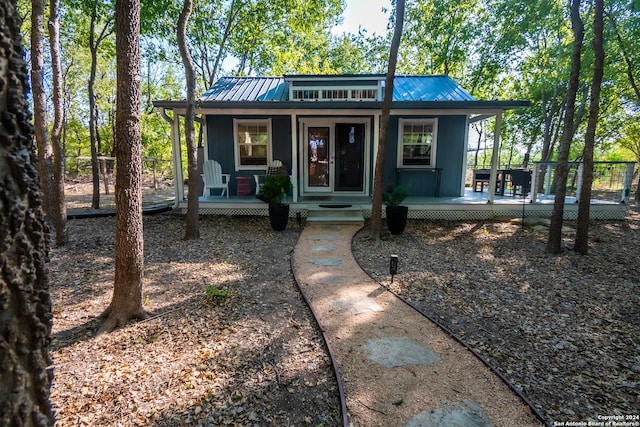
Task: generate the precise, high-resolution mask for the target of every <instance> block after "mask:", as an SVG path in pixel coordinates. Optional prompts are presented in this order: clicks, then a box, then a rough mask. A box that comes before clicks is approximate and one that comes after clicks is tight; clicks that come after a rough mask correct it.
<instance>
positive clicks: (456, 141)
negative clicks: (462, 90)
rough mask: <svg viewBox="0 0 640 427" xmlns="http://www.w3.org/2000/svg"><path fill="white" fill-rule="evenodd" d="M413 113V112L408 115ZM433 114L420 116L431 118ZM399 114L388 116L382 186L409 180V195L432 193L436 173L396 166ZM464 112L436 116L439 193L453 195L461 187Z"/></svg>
mask: <svg viewBox="0 0 640 427" xmlns="http://www.w3.org/2000/svg"><path fill="white" fill-rule="evenodd" d="M412 117H415V116H412ZM433 117H435V116H421V117H420V118H433ZM400 118H401V117H400V116H394V117H391V118H390V120H389V146H388V147H387V151H386V156H385V157H386V161H385V171H384V186H385V188H386V186H387V185H389V184H405V183H407V182H411V195H412V196H433V195H434V192H435V183H436V182H435V181H436V174H435V173H433V172H428V171H421V170H407V169H404V170H402V171H401V172H399V173H398V171H397V169H396V165H397V157H398V151H397V148H398V123H399V119H400ZM466 123H467V122H466V116H438V142H437V143H438V146H437V150H436V167H438V168H441V169H442V171H441V176H440V196H441V197H456V196H459V195H460V188H461V187H462V168H463V160H464V155H463V154H464V152H463V150H464V147H465V141H464V139H465V136H466V130H465V127H466Z"/></svg>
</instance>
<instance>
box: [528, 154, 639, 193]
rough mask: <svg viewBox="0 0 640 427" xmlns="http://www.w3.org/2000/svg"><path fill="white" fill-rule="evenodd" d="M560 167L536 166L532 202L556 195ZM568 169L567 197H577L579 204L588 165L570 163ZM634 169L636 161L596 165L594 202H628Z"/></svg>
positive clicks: (547, 164) (545, 164) (554, 164)
mask: <svg viewBox="0 0 640 427" xmlns="http://www.w3.org/2000/svg"><path fill="white" fill-rule="evenodd" d="M557 165H558V163H557V162H535V163H533V173H532V182H531V188H534V189H536V190H537V191H533V192H532V200H531V201H532V202H535V201H536V198H537V197H538V196H539V195H544V196H550V195H551V194H555V185H556V179H555V178H556V168H557ZM568 166H569V175H568V177H567V194H566V195H567V196H568V197H575V198H576V201H577V200H578V199H580V190H581V189H582V177H583V173H584V163H583V162H569V164H568ZM634 167H635V163H634V162H594V165H593V185H592V190H591V199H592V200H603V201H616V202H621V203H626V202H627V201H628V200H629V194H630V193H631V187H632V185H633V182H634V181H633V174H634Z"/></svg>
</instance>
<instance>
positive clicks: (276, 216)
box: [256, 175, 291, 231]
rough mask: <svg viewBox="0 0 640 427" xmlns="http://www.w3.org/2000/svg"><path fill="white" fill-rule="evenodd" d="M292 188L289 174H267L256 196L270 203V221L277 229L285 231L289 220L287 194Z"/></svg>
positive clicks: (274, 228) (273, 227)
mask: <svg viewBox="0 0 640 427" xmlns="http://www.w3.org/2000/svg"><path fill="white" fill-rule="evenodd" d="M290 190H291V179H290V178H289V175H267V176H266V177H265V178H264V183H263V184H262V187H261V188H260V191H258V194H257V195H256V197H257V198H258V199H260V200H262V201H263V202H266V203H268V204H269V221H270V222H271V228H272V229H273V230H275V231H283V230H284V229H285V228H287V222H288V221H289V203H287V194H288V193H289V191H290Z"/></svg>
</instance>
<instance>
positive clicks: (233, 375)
mask: <svg viewBox="0 0 640 427" xmlns="http://www.w3.org/2000/svg"><path fill="white" fill-rule="evenodd" d="M183 224H184V218H183V217H181V216H178V215H173V214H162V215H156V216H151V217H145V224H144V225H145V286H144V289H143V292H144V294H145V296H146V297H145V309H146V310H147V311H149V312H150V313H151V315H152V317H151V318H150V319H147V320H145V321H143V322H138V323H132V324H130V325H128V326H127V327H125V328H122V329H120V330H117V331H115V332H113V333H111V334H108V335H101V336H95V332H96V331H97V329H98V327H99V324H100V323H99V321H98V320H97V319H96V316H97V315H99V314H100V313H101V312H102V310H104V308H105V307H106V306H107V305H108V303H109V300H110V297H111V292H112V288H113V226H114V223H113V219H112V218H97V219H84V220H73V221H70V222H69V231H70V242H69V244H68V245H67V246H66V247H62V248H55V249H54V250H53V251H52V253H51V258H52V260H51V263H50V277H51V293H52V298H53V303H54V307H56V310H55V312H54V325H53V351H52V358H53V360H54V366H53V370H54V376H55V377H54V383H53V387H52V395H51V398H52V403H53V405H54V409H55V411H56V416H57V424H58V425H60V426H67V425H91V426H97V425H105V426H106V425H109V426H112V425H122V426H143V425H151V424H153V425H221V426H226V425H242V426H252V425H254V426H269V425H274V426H280V425H288V424H290V425H309V419H311V420H312V422H311V425H319V424H324V425H325V426H330V425H338V424H339V423H340V410H339V407H340V403H339V400H338V391H337V385H336V383H335V378H334V374H333V370H332V367H331V364H330V360H329V358H328V356H327V354H326V353H325V349H324V344H323V341H322V338H321V336H320V335H319V333H318V332H317V330H316V328H315V323H314V321H313V320H312V317H311V314H310V311H309V310H308V308H307V307H306V305H305V304H304V302H303V300H302V299H301V297H300V295H299V293H298V291H297V288H296V287H295V283H294V282H293V278H292V275H291V272H290V260H289V256H290V251H291V250H292V248H293V246H294V245H295V243H296V241H297V232H296V231H295V228H291V227H290V229H289V230H288V231H285V232H283V233H274V232H272V231H271V230H270V227H269V223H268V218H266V217H265V218H251V217H240V218H227V217H204V218H202V219H201V236H202V237H201V239H200V240H198V241H195V242H193V241H192V242H185V241H183V240H182V233H183V230H182V228H183V227H182V226H183ZM98 239H99V241H100V244H95V242H96V241H97V240H98ZM93 260H98V262H97V263H94V261H93ZM208 286H212V287H215V288H216V289H222V290H226V291H228V298H225V301H224V302H222V303H220V304H213V303H212V302H211V299H210V298H209V297H208V296H207V295H206V289H207V287H208ZM225 295H227V293H226V292H225ZM292 378H298V380H296V381H293V380H292Z"/></svg>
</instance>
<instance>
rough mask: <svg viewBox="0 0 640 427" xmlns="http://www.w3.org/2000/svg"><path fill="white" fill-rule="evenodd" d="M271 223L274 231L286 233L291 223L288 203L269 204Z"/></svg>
mask: <svg viewBox="0 0 640 427" xmlns="http://www.w3.org/2000/svg"><path fill="white" fill-rule="evenodd" d="M269 222H271V228H272V229H273V230H274V231H284V229H286V228H287V222H289V205H288V204H286V203H269Z"/></svg>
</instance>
